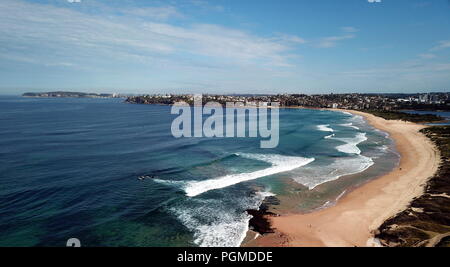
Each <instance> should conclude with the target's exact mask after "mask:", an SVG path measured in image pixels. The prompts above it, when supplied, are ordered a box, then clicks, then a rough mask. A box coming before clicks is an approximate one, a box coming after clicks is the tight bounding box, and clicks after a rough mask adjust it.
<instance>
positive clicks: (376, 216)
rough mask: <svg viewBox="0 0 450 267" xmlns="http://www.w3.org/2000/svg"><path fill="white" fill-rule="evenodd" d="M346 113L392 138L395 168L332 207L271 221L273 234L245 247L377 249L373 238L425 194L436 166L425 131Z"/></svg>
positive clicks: (437, 158)
mask: <svg viewBox="0 0 450 267" xmlns="http://www.w3.org/2000/svg"><path fill="white" fill-rule="evenodd" d="M345 111H346V112H351V113H353V114H356V115H361V116H364V117H365V119H366V120H367V121H368V122H369V123H370V124H371V125H372V126H374V127H375V128H378V129H380V130H382V131H384V132H387V133H389V134H390V137H391V138H392V139H393V140H394V141H395V143H396V147H397V150H398V152H399V153H400V155H401V159H400V164H399V166H398V167H397V168H396V169H394V170H393V171H392V172H390V173H388V174H386V175H383V176H381V177H379V178H377V179H374V180H372V181H370V182H368V183H366V184H364V185H362V186H361V187H358V188H356V189H354V190H353V191H351V192H349V193H347V194H346V195H345V196H343V197H342V198H341V199H340V200H339V201H338V203H337V204H336V205H335V206H333V207H330V208H327V209H323V210H319V211H315V212H312V213H307V214H282V215H281V216H279V217H271V218H270V220H271V223H272V226H273V228H274V229H275V231H276V232H275V233H274V234H269V235H265V236H261V237H259V238H257V239H255V240H253V241H251V242H249V243H247V244H246V245H247V246H293V247H305V246H306V247H310V246H314V247H317V246H318V247H354V246H358V247H365V246H378V243H377V242H376V240H374V238H373V236H374V233H375V231H377V229H378V228H379V226H380V225H381V224H382V223H383V222H384V221H386V220H387V219H389V218H390V217H392V216H394V215H396V214H397V213H398V212H400V211H402V210H404V209H405V208H406V207H407V206H408V204H409V203H410V202H411V201H412V200H413V198H415V197H417V196H420V195H421V194H422V193H423V190H424V185H425V184H426V182H427V180H428V179H429V178H430V177H431V176H432V175H433V174H434V173H435V172H436V171H437V170H438V167H439V163H440V156H439V154H438V152H437V149H436V148H435V146H434V145H433V143H432V142H431V141H430V140H429V139H428V138H427V137H425V136H424V135H423V134H421V133H420V132H419V131H420V130H421V129H423V128H424V127H426V126H424V125H419V124H414V123H409V122H404V121H387V120H385V119H382V118H379V117H376V116H374V115H371V114H367V113H363V112H358V111H348V110H345Z"/></svg>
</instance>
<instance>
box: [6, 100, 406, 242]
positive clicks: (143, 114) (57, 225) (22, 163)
mask: <svg viewBox="0 0 450 267" xmlns="http://www.w3.org/2000/svg"><path fill="white" fill-rule="evenodd" d="M174 118H175V116H174V115H171V114H170V107H168V106H153V105H132V104H125V103H122V100H118V99H37V98H20V97H0V246H65V243H66V241H67V239H69V238H73V237H75V238H78V239H80V240H81V243H82V245H83V246H238V245H239V244H240V243H241V241H242V240H243V238H244V237H245V233H246V231H247V228H248V220H249V218H250V217H249V215H247V213H246V212H245V210H247V209H255V208H258V207H259V205H260V204H261V202H262V201H263V199H264V198H265V197H266V196H268V195H273V194H275V195H277V194H283V190H284V189H283V187H282V186H280V183H282V180H281V178H283V179H286V178H287V179H290V180H292V181H295V182H297V183H299V184H301V185H304V186H305V187H306V188H307V190H315V188H317V186H319V185H321V184H324V183H327V182H329V181H333V180H336V179H338V178H339V177H342V176H345V175H350V174H358V173H362V172H364V171H365V170H367V171H366V172H365V173H368V172H369V173H370V175H372V176H376V175H377V174H379V173H380V172H381V171H384V170H386V169H389V168H391V167H392V166H390V165H389V163H390V164H392V165H393V164H394V163H395V160H398V157H397V156H396V154H395V151H394V150H393V148H392V145H393V144H392V142H391V140H390V139H389V138H387V136H386V134H384V133H382V132H379V131H377V130H375V129H373V128H372V127H370V126H368V125H367V124H366V123H365V121H364V120H363V119H362V118H361V117H357V116H352V115H350V114H346V113H342V112H331V111H319V110H301V109H286V110H280V143H279V146H278V147H276V148H274V149H261V148H260V140H259V139H254V138H220V139H210V138H181V139H175V138H173V137H172V135H171V131H170V126H171V123H172V120H173V119H174ZM141 176H149V177H152V178H151V179H145V180H139V179H138V178H139V177H141ZM326 201H327V200H326V199H324V200H323V202H324V203H323V204H325V202H326Z"/></svg>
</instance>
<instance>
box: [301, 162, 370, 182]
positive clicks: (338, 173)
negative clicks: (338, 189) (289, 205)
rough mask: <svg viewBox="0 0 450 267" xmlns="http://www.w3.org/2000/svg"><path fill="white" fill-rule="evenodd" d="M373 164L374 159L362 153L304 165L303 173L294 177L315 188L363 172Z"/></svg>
mask: <svg viewBox="0 0 450 267" xmlns="http://www.w3.org/2000/svg"><path fill="white" fill-rule="evenodd" d="M373 164H374V161H373V160H372V159H371V158H369V157H365V156H362V155H356V156H351V157H342V158H337V159H335V160H334V161H333V162H332V163H331V164H327V165H321V166H320V167H318V166H305V167H302V171H301V173H300V174H299V175H297V176H296V177H294V178H293V179H294V180H295V181H296V182H298V183H300V184H302V185H304V186H307V187H308V188H309V189H314V188H315V187H316V186H318V185H321V184H323V183H326V182H329V181H334V180H337V179H339V178H340V177H342V176H347V175H352V174H357V173H360V172H363V171H365V170H367V169H368V168H369V167H370V166H372V165H373Z"/></svg>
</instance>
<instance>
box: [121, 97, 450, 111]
mask: <svg viewBox="0 0 450 267" xmlns="http://www.w3.org/2000/svg"><path fill="white" fill-rule="evenodd" d="M126 102H128V103H134V104H163V105H172V104H174V103H177V102H186V103H188V104H190V105H192V104H193V102H194V95H192V94H183V95H180V94H154V95H143V96H130V97H128V98H127V99H126ZM207 102H217V103H220V104H222V105H225V103H227V102H241V103H244V104H246V105H247V106H256V105H258V103H267V102H278V103H280V107H305V108H340V109H353V110H404V109H412V110H450V93H426V94H420V93H418V94H356V93H355V94H320V95H319V94H318V95H306V94H278V95H203V103H207Z"/></svg>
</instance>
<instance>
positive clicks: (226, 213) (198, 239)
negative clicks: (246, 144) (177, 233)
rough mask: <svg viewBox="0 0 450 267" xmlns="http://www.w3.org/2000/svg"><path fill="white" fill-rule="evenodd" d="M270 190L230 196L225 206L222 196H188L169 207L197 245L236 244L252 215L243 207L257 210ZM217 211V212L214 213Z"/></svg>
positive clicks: (240, 241) (245, 230)
mask: <svg viewBox="0 0 450 267" xmlns="http://www.w3.org/2000/svg"><path fill="white" fill-rule="evenodd" d="M268 196H273V194H272V193H270V192H257V193H256V194H254V195H252V196H250V197H244V198H238V199H233V206H234V207H235V208H236V209H231V208H229V207H228V205H230V203H226V200H224V199H208V200H205V199H197V198H195V199H192V198H191V199H189V201H188V202H186V203H183V204H182V205H178V206H175V207H171V208H169V211H170V212H172V213H173V214H174V215H175V216H176V217H177V218H178V219H179V220H180V221H181V223H182V224H183V225H184V226H186V227H187V228H188V229H189V230H190V231H192V232H193V233H194V243H195V244H196V245H198V246H200V247H239V246H240V245H241V243H242V241H244V238H245V236H246V234H247V231H248V229H249V221H250V219H251V218H252V216H251V215H249V214H248V213H247V212H242V211H243V210H246V209H259V206H260V205H261V203H262V202H263V200H264V199H265V198H266V197H268ZM218 210H220V212H217V211H218Z"/></svg>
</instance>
